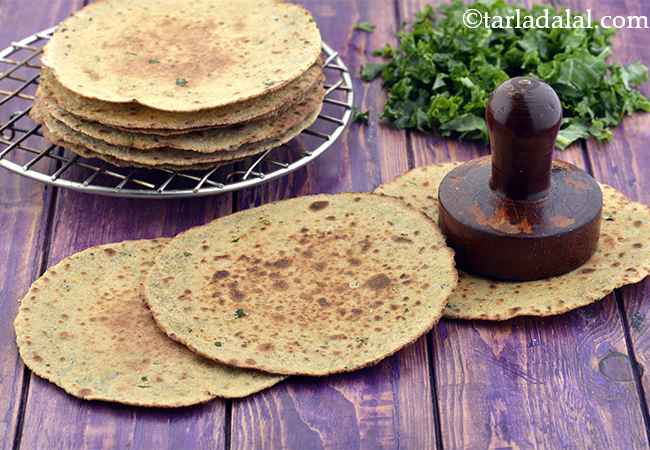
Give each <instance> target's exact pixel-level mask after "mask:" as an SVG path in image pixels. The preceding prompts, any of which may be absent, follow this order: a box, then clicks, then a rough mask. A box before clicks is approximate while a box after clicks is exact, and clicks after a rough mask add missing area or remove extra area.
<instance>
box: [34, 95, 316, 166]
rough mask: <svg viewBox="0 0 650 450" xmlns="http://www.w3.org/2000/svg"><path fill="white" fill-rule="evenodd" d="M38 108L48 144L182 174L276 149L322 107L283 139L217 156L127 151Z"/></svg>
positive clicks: (36, 112) (37, 118)
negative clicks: (167, 169)
mask: <svg viewBox="0 0 650 450" xmlns="http://www.w3.org/2000/svg"><path fill="white" fill-rule="evenodd" d="M37 106H38V105H36V107H35V108H33V109H32V110H31V112H30V116H31V117H32V118H33V119H34V120H35V121H37V122H40V123H42V124H43V134H44V135H45V137H46V138H47V139H48V140H50V141H51V142H53V143H55V144H57V145H61V146H62V147H65V148H67V149H69V150H70V151H73V152H75V153H78V154H79V155H81V156H83V157H90V156H89V155H93V156H94V157H97V158H101V159H104V160H106V161H108V162H110V163H112V164H117V165H120V166H135V167H160V168H175V169H179V170H182V169H184V168H196V167H213V166H215V165H218V163H225V162H230V161H236V160H240V159H243V158H245V157H248V156H252V155H256V154H259V153H263V152H265V151H267V150H269V149H272V148H275V147H279V146H281V145H283V144H285V143H287V142H289V141H290V140H291V139H293V138H294V137H296V136H298V135H299V134H300V133H301V132H302V131H303V130H304V129H306V128H308V127H309V126H311V124H312V123H314V122H315V121H316V119H317V118H318V115H319V114H320V110H321V107H322V104H319V105H318V107H317V110H315V111H313V112H312V113H311V115H310V116H309V117H307V118H306V119H305V120H304V121H303V122H301V123H299V124H298V125H297V126H295V127H293V128H292V129H290V130H289V131H288V132H287V133H285V134H284V135H282V136H279V137H277V138H275V139H271V140H267V141H262V142H258V143H254V144H250V145H244V146H242V147H239V148H238V149H236V150H233V151H227V152H217V153H198V152H189V151H186V150H175V149H156V150H148V151H141V150H136V149H132V148H130V147H123V146H115V145H110V144H107V143H105V142H103V141H99V140H97V139H93V138H90V137H88V136H85V135H83V134H80V133H77V132H75V131H74V130H72V129H70V128H68V127H67V126H66V125H65V124H63V123H61V122H58V121H57V120H56V119H54V118H53V117H52V116H50V115H49V114H48V113H47V111H43V110H41V109H39V108H38V107H37Z"/></svg>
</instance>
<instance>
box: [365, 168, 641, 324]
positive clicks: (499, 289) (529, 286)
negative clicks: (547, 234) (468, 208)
mask: <svg viewBox="0 0 650 450" xmlns="http://www.w3.org/2000/svg"><path fill="white" fill-rule="evenodd" d="M457 165H458V163H451V164H441V165H432V166H427V167H421V168H418V169H414V170H412V171H410V172H408V173H406V174H404V175H402V176H401V177H398V178H397V179H396V180H394V181H392V182H390V183H387V184H384V185H382V186H379V188H377V190H376V192H377V193H382V194H384V195H389V196H392V197H397V198H400V199H402V200H403V201H404V202H406V203H407V204H410V205H411V206H413V207H415V208H417V209H419V210H420V211H422V212H424V213H425V214H427V215H428V216H429V217H431V218H432V219H433V220H435V221H437V220H438V201H437V198H438V186H439V185H440V182H441V181H442V179H443V178H444V176H445V175H446V174H447V173H449V172H450V171H451V170H452V169H453V168H454V167H456V166H457ZM601 188H602V190H603V202H604V204H603V221H602V224H601V235H600V242H599V244H598V245H599V247H598V250H597V251H596V254H595V255H594V256H592V258H591V259H590V260H589V261H587V263H585V264H584V265H583V266H582V267H580V268H578V269H576V270H574V271H572V272H569V273H567V274H564V275H562V276H558V277H552V278H548V279H546V280H538V281H526V282H504V281H494V280H489V279H485V278H480V277H476V276H473V275H469V274H467V273H464V272H460V282H459V285H458V288H457V289H456V291H454V293H453V294H452V295H451V297H450V298H449V304H448V305H447V308H446V310H445V317H449V318H455V319H484V320H506V319H510V318H512V317H516V316H523V315H526V316H548V315H554V314H561V313H564V312H567V311H570V310H572V309H575V308H579V307H581V306H585V305H588V304H590V303H594V302H596V301H598V300H600V299H602V298H604V297H606V296H607V295H608V294H610V293H611V292H612V291H614V289H617V288H619V287H621V286H624V285H626V284H632V283H636V282H638V281H641V280H643V279H644V278H645V277H646V276H648V274H650V251H648V249H649V248H650V209H649V208H648V207H647V206H645V205H642V204H640V203H636V202H632V201H630V200H629V199H627V198H626V197H625V196H624V195H623V194H621V193H620V192H618V191H617V190H616V189H614V188H612V187H610V186H607V185H601Z"/></svg>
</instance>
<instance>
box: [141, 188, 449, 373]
mask: <svg viewBox="0 0 650 450" xmlns="http://www.w3.org/2000/svg"><path fill="white" fill-rule="evenodd" d="M456 279H457V273H456V270H455V268H454V263H453V252H452V251H451V250H450V249H449V248H447V247H446V246H445V243H444V238H443V236H442V234H441V233H440V231H439V230H438V228H437V227H436V225H435V224H434V223H432V222H431V221H430V220H429V219H428V218H426V216H424V215H423V214H421V213H420V212H418V211H415V210H413V209H410V208H408V207H406V206H404V205H403V204H402V203H400V202H399V201H397V200H394V199H391V198H387V197H381V196H376V195H372V194H353V193H347V194H337V195H315V196H306V197H300V198H296V199H291V200H286V201H282V202H277V203H272V204H267V205H264V206H261V207H259V208H255V209H251V210H247V211H243V212H239V213H236V214H233V215H230V216H227V217H224V218H221V219H219V220H216V221H214V222H212V223H210V224H208V225H206V226H203V227H199V228H194V229H192V230H189V231H187V232H185V233H183V234H180V235H179V236H177V237H176V238H175V239H174V240H172V241H171V242H170V244H169V246H168V247H166V248H165V250H164V251H163V252H162V253H161V254H160V256H159V258H158V259H157V262H156V265H155V267H154V268H153V270H152V271H151V272H150V275H149V276H148V278H147V282H146V289H145V294H146V298H147V303H148V304H149V306H150V308H151V310H152V312H153V314H154V317H155V319H156V321H157V322H158V324H159V325H160V327H161V328H162V329H163V330H165V331H166V332H167V334H168V335H169V336H170V337H172V338H173V339H176V340H178V341H179V342H182V343H183V344H185V345H187V346H188V347H189V348H191V349H192V350H194V351H196V352H197V353H199V354H202V355H204V356H206V357H208V358H211V359H214V360H217V361H221V362H224V363H226V364H229V365H232V366H237V367H247V368H256V369H260V370H264V371H268V372H273V373H281V374H304V375H327V374H332V373H337V372H348V371H352V370H356V369H360V368H362V367H366V366H369V365H371V364H375V363H377V362H378V361H380V360H381V359H383V358H385V357H387V356H390V355H392V354H393V353H395V352H397V351H398V350H399V349H401V348H402V347H404V346H406V345H408V344H410V343H412V342H414V341H415V340H417V339H418V338H419V337H420V336H422V335H423V334H425V333H427V332H428V331H429V330H430V329H431V327H432V326H433V325H434V324H435V323H436V322H437V321H438V319H439V317H440V315H441V314H442V310H443V308H444V306H445V304H446V302H447V297H448V296H449V294H450V293H451V292H452V291H453V289H454V288H455V286H456ZM189 329H191V330H192V331H191V332H189V331H188V330H189ZM216 342H219V343H220V345H215V343H216Z"/></svg>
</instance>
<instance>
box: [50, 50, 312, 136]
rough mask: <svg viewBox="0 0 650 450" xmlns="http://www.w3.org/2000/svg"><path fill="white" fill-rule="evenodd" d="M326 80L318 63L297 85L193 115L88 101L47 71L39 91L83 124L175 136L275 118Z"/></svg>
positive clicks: (297, 81)
mask: <svg viewBox="0 0 650 450" xmlns="http://www.w3.org/2000/svg"><path fill="white" fill-rule="evenodd" d="M322 79H323V71H322V66H321V64H320V63H317V64H314V65H313V66H312V67H311V68H309V70H307V72H306V73H305V74H304V75H302V76H301V77H299V78H298V79H296V80H295V81H292V82H291V83H289V84H288V85H287V86H285V87H283V88H282V89H279V90H277V91H275V92H272V93H270V94H267V95H264V96H262V97H258V98H255V99H252V100H247V101H243V102H239V103H236V104H234V105H229V106H226V107H221V108H212V109H205V110H201V111H194V112H191V113H178V112H169V111H159V110H155V109H151V108H147V107H145V106H142V105H139V104H137V103H109V102H103V101H100V100H95V99H90V98H84V97H81V96H79V95H77V94H75V93H74V92H72V91H70V90H68V89H66V88H64V87H63V86H61V84H60V83H59V82H58V81H56V80H55V79H54V78H53V77H52V75H51V74H50V72H49V70H48V69H47V68H44V69H43V71H42V72H41V78H40V88H39V89H40V90H41V91H42V95H43V96H44V97H48V98H51V99H54V100H55V101H56V103H57V104H58V105H59V107H61V109H63V110H65V111H67V112H69V113H71V114H74V115H75V116H77V117H79V118H81V119H83V120H87V121H94V122H98V123H101V124H104V125H107V126H112V127H117V128H122V129H125V130H128V131H137V132H140V133H150V134H165V135H173V134H181V133H186V132H187V131H188V130H200V129H205V128H212V127H216V126H219V127H225V126H230V125H235V124H241V123H245V122H250V121H253V120H258V119H261V118H265V117H269V116H273V115H274V114H276V113H278V112H282V111H284V110H286V109H287V108H289V107H290V106H291V105H295V104H297V103H300V102H301V101H302V100H303V99H304V97H305V96H306V95H307V94H308V93H309V92H312V91H313V90H315V89H317V87H318V86H320V85H321V84H322Z"/></svg>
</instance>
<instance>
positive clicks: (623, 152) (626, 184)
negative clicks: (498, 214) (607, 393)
mask: <svg viewBox="0 0 650 450" xmlns="http://www.w3.org/2000/svg"><path fill="white" fill-rule="evenodd" d="M562 3H563V4H565V5H568V6H571V7H572V8H582V9H585V8H591V9H592V12H593V15H594V17H597V18H599V17H602V16H605V15H611V16H618V15H620V16H629V15H632V16H645V17H650V4H649V3H648V2H638V1H632V0H622V1H612V0H605V1H593V0H580V1H578V0H566V1H563V2H562ZM612 59H613V60H615V61H617V62H619V63H624V64H629V63H631V62H634V61H641V62H642V63H644V64H646V65H650V35H649V34H648V32H647V30H645V29H622V30H619V31H618V33H617V35H616V38H615V41H614V51H613V56H612ZM641 91H642V92H643V93H644V94H645V95H646V96H648V95H650V83H645V84H644V85H643V86H641ZM649 142H650V114H643V113H640V114H635V115H633V116H632V117H628V118H626V119H625V120H624V122H623V124H622V125H621V126H620V127H619V128H618V129H617V130H616V132H615V134H614V138H613V139H612V140H611V141H610V142H607V143H598V142H595V141H591V140H590V141H588V142H587V149H588V155H589V160H590V163H591V167H592V170H593V174H594V176H595V177H596V179H597V180H598V181H601V182H604V183H607V184H610V185H611V186H614V187H615V188H617V189H619V190H621V191H622V192H624V193H625V194H626V195H628V196H629V197H630V198H632V199H634V200H636V201H640V202H642V203H645V204H646V205H650V175H649V171H650V153H648V151H647V147H648V143H649ZM647 226H650V224H648V225H647ZM619 298H620V300H621V306H622V310H623V311H624V315H625V320H626V323H627V324H628V325H629V330H628V331H629V335H630V344H631V347H630V349H629V350H630V352H631V355H630V356H632V358H633V359H634V361H635V362H636V363H637V364H638V369H637V373H638V374H640V376H641V384H640V385H639V391H640V393H641V395H643V396H644V398H645V404H644V405H643V408H644V409H645V411H644V412H645V426H646V429H648V430H649V431H648V433H649V434H648V435H647V437H646V438H647V439H648V440H650V417H648V411H647V404H648V402H649V401H650V399H649V398H648V395H650V374H649V373H648V370H647V368H648V367H650V304H649V303H650V302H649V301H648V300H650V280H648V279H646V280H645V282H641V283H638V284H636V285H633V286H629V287H626V288H623V289H621V290H620V291H619Z"/></svg>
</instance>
